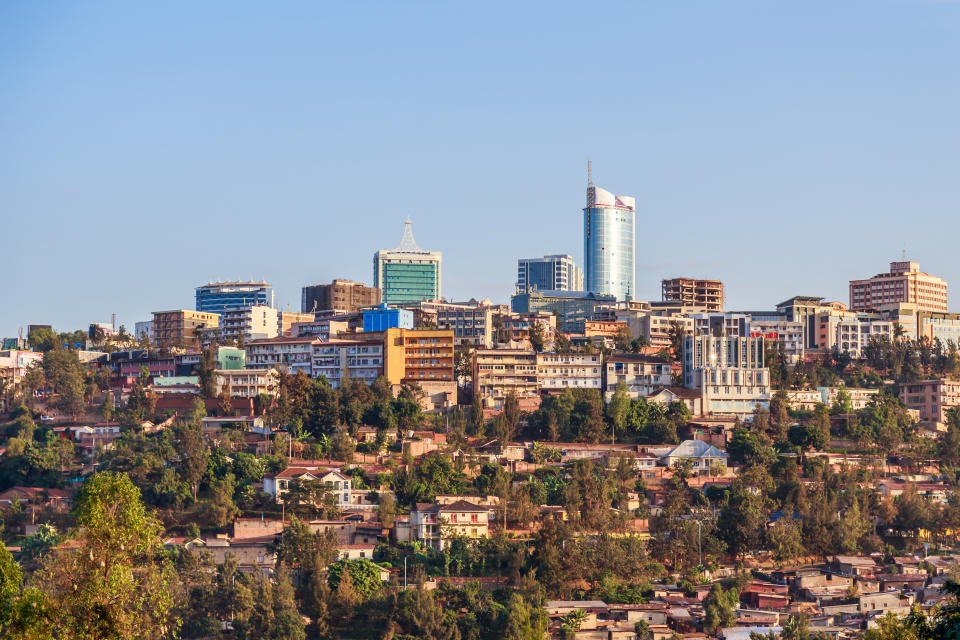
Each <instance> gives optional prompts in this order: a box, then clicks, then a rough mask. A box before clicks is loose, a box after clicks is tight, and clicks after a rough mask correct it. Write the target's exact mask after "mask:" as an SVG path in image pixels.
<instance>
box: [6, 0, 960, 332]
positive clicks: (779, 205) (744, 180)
mask: <svg viewBox="0 0 960 640" xmlns="http://www.w3.org/2000/svg"><path fill="white" fill-rule="evenodd" d="M821 8H822V11H820V12H816V11H811V10H810V6H809V5H806V6H805V7H803V9H800V8H790V7H783V6H778V7H771V6H768V5H766V4H764V3H751V2H745V3H740V4H737V5H735V6H734V5H729V4H725V5H724V6H723V7H718V6H713V5H711V4H710V3H699V4H696V5H695V6H694V7H693V12H692V14H693V15H694V16H695V17H696V18H697V19H695V20H692V21H691V20H690V19H689V18H690V13H688V12H685V11H682V10H680V9H679V8H677V7H668V6H655V5H650V6H631V7H622V6H614V5H598V6H593V7H590V8H586V7H554V6H551V10H550V11H546V12H545V11H542V10H541V9H540V8H538V7H536V6H528V7H522V8H515V7H514V8H511V10H512V11H513V12H515V13H514V17H515V18H516V19H515V20H513V21H510V23H509V24H505V23H504V22H503V21H502V19H501V16H502V11H505V10H506V6H505V5H504V6H503V7H501V8H500V9H498V8H497V7H496V6H488V7H485V10H479V9H478V8H471V9H469V10H467V11H460V10H459V9H458V10H454V9H449V8H436V9H434V10H432V11H423V10H421V9H418V8H415V7H414V8H403V9H401V8H389V7H388V8H385V9H384V11H383V12H381V15H379V16H378V17H377V19H375V20H372V21H369V20H360V19H358V17H359V13H358V12H359V9H356V8H346V7H336V8H323V9H320V8H314V7H309V6H296V7H290V8H287V9H286V13H278V12H271V11H268V10H266V9H265V8H262V9H253V10H251V11H250V12H247V13H245V14H244V15H243V16H240V15H235V16H231V17H230V18H229V19H227V20H223V14H224V13H229V12H224V7H223V6H216V5H210V6H206V7H191V8H190V12H191V20H190V21H186V22H185V21H184V20H182V16H183V11H184V10H183V9H180V8H177V7H163V8H161V7H152V8H147V7H131V8H126V9H123V10H121V9H118V8H117V7H109V6H107V5H87V6H84V7H80V6H64V7H61V9H60V10H59V11H54V10H51V9H49V8H45V7H39V6H13V5H7V6H5V7H2V8H0V18H2V19H0V33H2V35H3V36H4V37H3V38H2V39H0V40H2V42H3V45H2V47H3V51H4V54H5V55H3V56H0V77H2V78H3V79H4V82H3V83H2V87H0V96H2V98H3V103H4V104H5V109H4V111H3V114H2V117H0V135H3V136H4V139H5V141H6V148H5V151H6V153H5V154H3V156H2V157H0V210H2V211H3V212H4V217H5V220H7V221H9V224H10V230H11V233H12V235H13V237H15V238H18V239H19V241H17V242H13V243H12V244H11V246H9V247H8V251H9V253H8V256H7V257H8V263H7V264H8V265H15V268H14V269H12V272H13V273H14V274H15V275H14V277H13V278H12V279H11V283H10V289H9V294H8V295H9V297H10V299H11V300H12V302H11V303H8V304H5V305H2V308H0V332H2V333H3V334H4V335H14V334H15V333H16V331H17V329H18V328H20V327H25V325H26V324H27V323H31V322H34V323H50V324H53V325H54V326H56V327H58V328H60V329H62V330H66V329H72V328H79V327H85V326H87V325H88V324H89V323H91V322H96V321H105V320H108V319H109V317H110V314H111V313H116V314H117V316H118V320H119V322H120V323H122V324H124V325H126V326H127V328H128V329H131V328H132V326H133V324H134V323H135V322H136V321H140V320H146V319H148V318H149V317H150V313H151V312H152V311H154V310H157V309H169V308H174V307H182V308H188V309H189V308H192V295H191V294H192V292H193V290H194V288H195V287H196V286H197V285H199V284H201V283H203V282H206V281H208V280H218V279H228V280H235V279H238V278H239V279H247V278H251V277H255V278H257V279H264V280H267V281H269V282H270V283H271V284H272V285H273V287H274V289H275V291H276V294H277V295H276V301H277V306H278V307H280V308H281V309H286V308H290V309H291V310H297V309H298V306H299V295H300V289H301V287H302V286H303V285H305V284H311V283H315V282H329V281H331V280H332V279H334V278H348V279H352V280H356V281H359V282H365V283H367V284H372V282H371V281H370V280H371V277H370V267H369V264H370V255H371V254H372V252H373V251H375V250H376V249H377V248H379V247H388V246H392V245H393V244H394V242H395V238H396V231H395V230H396V228H397V225H398V224H399V221H401V220H402V219H403V218H405V217H407V216H410V217H411V218H412V219H413V220H414V221H415V222H416V223H417V226H418V235H419V236H420V238H419V240H420V242H421V244H422V245H423V246H427V247H431V248H434V249H437V250H440V251H443V253H444V254H445V255H444V258H445V259H444V262H445V264H444V273H443V280H444V282H443V294H444V296H445V297H447V298H448V299H453V300H458V299H466V298H470V297H476V298H483V297H489V298H491V299H493V300H496V301H498V302H507V301H508V300H509V295H510V293H511V292H512V289H513V285H514V282H515V269H516V259H517V258H518V257H520V256H533V255H544V254H550V253H557V252H562V253H570V254H571V255H572V256H573V257H574V260H575V261H576V262H577V264H580V265H582V264H583V255H582V213H581V212H580V207H581V205H582V188H583V187H582V184H583V178H582V176H583V163H584V161H585V160H586V158H587V157H588V156H589V157H591V158H592V159H593V161H594V165H595V167H594V169H595V171H594V173H595V175H596V178H597V182H598V183H599V184H603V185H604V186H605V188H609V189H610V190H611V191H612V192H614V193H630V194H633V195H635V196H636V197H637V227H638V250H637V255H636V280H637V293H636V297H637V298H638V299H658V298H659V288H660V281H661V280H662V279H663V278H671V277H676V276H689V277H699V278H710V279H718V280H721V281H723V282H724V284H725V287H726V290H727V307H728V308H731V309H738V308H758V307H771V306H772V305H774V304H776V302H778V301H779V300H782V299H785V298H787V297H790V296H793V295H817V296H824V297H826V298H828V299H835V300H841V301H844V300H846V298H847V286H848V281H849V280H851V279H857V278H869V277H871V276H872V275H873V274H876V273H878V272H879V271H881V270H883V266H884V265H886V264H888V263H889V262H891V261H894V260H896V259H898V258H899V257H900V255H901V251H902V250H903V249H904V248H906V249H907V255H908V258H909V259H911V260H916V261H919V262H920V263H921V264H922V265H923V268H924V270H925V271H927V272H929V273H932V274H936V275H938V276H940V277H942V278H944V279H946V280H947V281H950V280H954V281H957V280H958V279H960V265H957V264H956V263H955V262H954V261H952V260H951V258H952V252H953V249H952V244H953V243H952V237H953V236H954V235H955V234H956V231H957V226H958V223H957V222H956V215H955V212H956V208H957V203H956V196H955V193H954V189H953V184H954V182H955V179H954V175H953V173H954V172H953V170H952V166H953V165H952V162H951V161H950V159H951V158H952V155H953V149H955V148H956V146H957V143H958V142H960V129H958V127H957V124H956V122H955V118H954V116H953V114H954V113H955V112H956V108H957V106H958V103H960V88H958V87H956V86H955V83H952V82H950V81H949V79H950V78H953V77H956V75H957V71H960V61H958V56H957V49H956V42H957V38H956V34H957V32H958V31H960V7H958V6H957V5H956V4H952V3H943V2H924V1H920V0H917V1H916V2H907V1H905V2H869V3H867V2H852V3H844V4H843V6H836V3H823V4H822V5H821ZM825 15H826V16H827V18H826V19H825V17H824V16H825ZM598 16H602V17H603V19H605V20H608V21H610V22H611V23H619V24H628V25H633V26H634V28H635V29H636V31H635V34H636V37H634V38H626V39H623V40H614V41H611V42H610V46H609V47H607V48H605V49H604V50H599V49H598V50H587V51H586V52H584V51H574V50H572V49H571V48H570V47H569V43H570V42H571V41H573V40H574V39H575V38H576V37H577V34H578V33H579V31H580V29H581V28H582V25H583V24H585V23H588V22H589V21H592V20H594V19H595V18H596V17H598ZM187 22H189V24H187ZM144 23H150V24H154V25H156V28H155V29H154V30H152V31H150V32H149V33H144V32H143V31H142V29H141V28H140V27H139V25H141V24H144ZM214 24H215V25H217V27H218V28H217V29H210V28H209V26H210V25H214ZM465 24H470V25H472V26H473V27H474V28H475V29H474V31H473V32H474V33H477V34H484V35H483V37H479V36H473V37H470V38H461V37H459V36H457V34H458V33H460V32H461V31H460V29H459V27H462V26H463V25H465ZM534 24H535V25H537V27H536V28H533V27H531V26H529V25H534ZM398 27H399V28H398ZM355 41H364V42H366V43H368V45H367V47H366V48H365V49H364V51H363V52H359V53H356V54H354V55H353V57H351V58H350V59H349V64H345V65H344V64H333V63H331V62H330V61H329V60H330V59H331V57H330V56H329V55H328V54H329V53H330V52H331V51H347V50H351V47H350V46H349V43H350V42H355ZM809 41H816V42H818V46H817V48H816V49H815V50H810V49H809V48H807V47H802V46H800V43H805V42H809ZM891 41H896V42H898V43H899V46H898V47H895V48H893V47H888V46H886V43H888V42H891ZM250 42H258V43H260V44H261V46H262V48H263V50H266V51H269V52H270V54H269V55H256V56H253V55H251V54H250V53H249V51H250V49H249V47H248V45H249V43H250ZM89 43H96V44H95V46H87V45H88V44H89ZM174 43H176V44H174ZM425 43H429V44H425ZM491 45H492V46H491ZM758 50H763V51H765V55H764V56H757V55H755V54H756V51H758ZM798 50H802V51H804V52H805V53H804V55H802V56H798V55H795V52H796V51H798ZM518 60H519V61H520V63H519V64H518V63H517V61H518ZM238 61H239V64H238ZM587 77H589V78H591V83H592V84H593V85H595V86H597V87H601V86H604V85H606V86H611V87H616V89H617V92H618V98H617V100H615V101H596V100H594V99H593V98H592V97H591V95H590V94H591V92H589V91H583V79H584V78H587ZM304 78H309V79H310V82H307V83H305V82H304V81H303V79H304ZM331 86H336V87H337V90H336V91H329V90H328V89H327V88H328V87H331ZM51 96H53V98H51ZM182 96H191V97H190V99H189V100H188V99H184V98H183V97H182ZM385 104H389V105H390V106H389V108H388V109H387V108H384V105H385ZM504 105H509V108H504ZM705 105H706V108H705ZM480 176H483V177H482V178H481V177H480ZM425 183H426V187H425ZM344 193H349V194H353V196H354V197H352V198H350V199H348V201H349V205H344V204H342V203H341V202H340V199H339V198H337V197H336V196H337V194H344ZM361 201H362V202H364V203H367V204H366V205H360V204H359V202H361ZM370 203H374V204H370ZM358 206H359V207H364V206H365V208H364V209H363V213H362V214H359V213H356V214H355V213H353V212H349V211H347V208H349V207H358ZM361 216H362V219H363V221H364V224H363V226H362V227H361V226H359V225H358V224H357V222H358V221H359V220H360V219H361ZM918 217H919V218H922V219H924V220H928V221H932V222H935V223H936V224H937V225H938V229H937V233H930V227H929V225H909V224H906V223H905V220H910V219H914V218H918ZM291 231H297V232H298V233H294V234H291V233H290V232H291ZM358 231H362V233H357V232H358ZM328 238H329V239H331V240H329V241H328V240H326V239H328ZM746 239H749V241H750V251H749V252H748V253H746V254H745V253H743V252H742V251H738V250H737V248H736V243H737V242H742V241H744V240H746ZM798 239H799V241H798ZM308 240H309V242H308ZM270 241H272V244H271V243H270ZM211 243H214V244H216V245H217V246H218V247H220V248H226V249H229V250H221V251H211V250H210V246H211ZM259 243H265V244H262V246H260V244H259ZM318 243H319V246H318ZM288 245H289V246H288ZM102 247H107V248H108V249H109V250H106V251H102V250H100V248H102ZM828 250H830V259H829V260H823V259H822V257H823V254H824V253H825V252H826V251H828ZM180 257H187V258H188V259H186V260H179V259H178V258H180ZM41 258H42V259H41ZM97 274H109V276H110V277H109V278H108V279H107V280H106V281H104V282H102V283H98V282H96V280H95V279H94V278H95V276H96V275H97ZM952 310H955V309H952Z"/></svg>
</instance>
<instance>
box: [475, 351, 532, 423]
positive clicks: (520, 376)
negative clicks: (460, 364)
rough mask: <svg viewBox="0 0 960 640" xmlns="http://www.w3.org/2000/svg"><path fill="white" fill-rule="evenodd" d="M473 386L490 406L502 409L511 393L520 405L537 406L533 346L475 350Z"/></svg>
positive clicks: (486, 404) (487, 405)
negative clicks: (531, 347) (530, 347)
mask: <svg viewBox="0 0 960 640" xmlns="http://www.w3.org/2000/svg"><path fill="white" fill-rule="evenodd" d="M473 388H474V389H475V390H476V391H477V393H479V394H480V398H481V399H482V401H483V403H484V406H486V407H488V408H492V409H496V410H500V409H502V408H503V401H504V399H505V398H506V397H507V396H508V395H509V394H510V393H513V394H514V395H515V396H516V397H517V399H518V400H519V401H520V403H521V406H524V405H527V406H532V407H534V408H536V407H537V406H539V404H540V402H539V399H540V384H539V379H538V375H537V354H536V352H534V350H533V349H477V350H476V351H474V353H473Z"/></svg>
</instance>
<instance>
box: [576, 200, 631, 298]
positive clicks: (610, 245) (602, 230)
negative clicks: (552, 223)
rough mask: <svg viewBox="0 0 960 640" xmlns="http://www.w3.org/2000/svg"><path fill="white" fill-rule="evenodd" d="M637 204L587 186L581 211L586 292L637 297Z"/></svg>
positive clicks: (618, 296)
mask: <svg viewBox="0 0 960 640" xmlns="http://www.w3.org/2000/svg"><path fill="white" fill-rule="evenodd" d="M636 253H637V235H636V201H635V200H634V198H632V197H630V196H615V195H613V194H612V193H610V192H609V191H607V190H606V189H601V188H600V187H595V186H593V185H592V184H591V185H589V186H588V187H587V206H586V207H584V209H583V275H584V285H585V287H586V290H587V291H592V292H594V293H605V294H610V295H613V296H615V297H616V298H617V300H632V299H633V297H634V296H635V295H636V291H637V288H636V272H635V270H634V256H635V255H636Z"/></svg>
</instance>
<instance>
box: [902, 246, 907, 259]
mask: <svg viewBox="0 0 960 640" xmlns="http://www.w3.org/2000/svg"><path fill="white" fill-rule="evenodd" d="M903 261H904V262H906V261H907V248H906V247H904V248H903Z"/></svg>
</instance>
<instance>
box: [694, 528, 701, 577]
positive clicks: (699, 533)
mask: <svg viewBox="0 0 960 640" xmlns="http://www.w3.org/2000/svg"><path fill="white" fill-rule="evenodd" d="M694 522H696V523H697V557H698V558H699V560H700V562H699V565H700V566H701V567H702V566H703V536H702V531H703V529H702V526H701V524H700V521H699V520H694Z"/></svg>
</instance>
